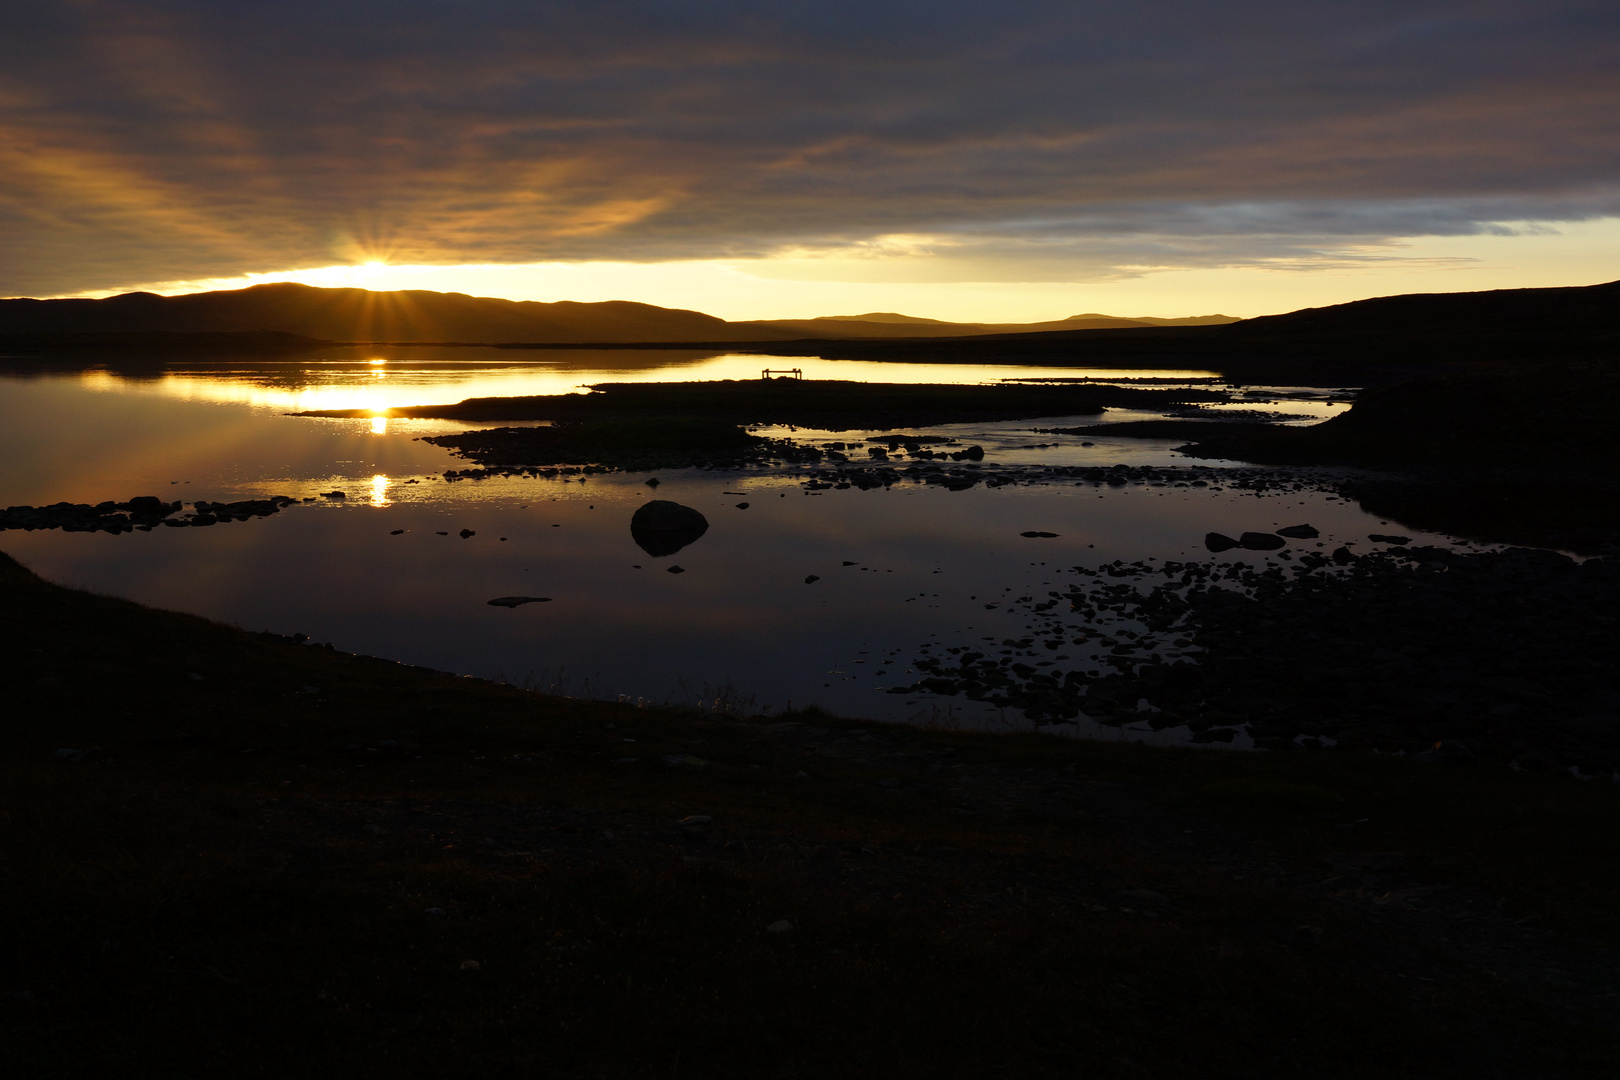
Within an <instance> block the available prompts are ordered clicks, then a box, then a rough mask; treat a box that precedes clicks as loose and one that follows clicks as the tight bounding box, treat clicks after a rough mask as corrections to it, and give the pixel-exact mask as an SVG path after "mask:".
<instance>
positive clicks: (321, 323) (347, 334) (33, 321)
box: [0, 283, 1232, 344]
mask: <svg viewBox="0 0 1620 1080" xmlns="http://www.w3.org/2000/svg"><path fill="white" fill-rule="evenodd" d="M1211 320H1213V321H1216V322H1230V321H1232V320H1231V319H1230V318H1228V317H1227V316H1224V315H1212V316H1203V317H1201V318H1199V319H1192V320H1177V319H1169V320H1166V319H1116V318H1113V317H1111V316H1107V315H1077V316H1075V317H1074V318H1072V319H1064V320H1060V321H1057V322H1044V323H951V322H941V321H940V320H938V319H920V318H916V317H914V316H910V315H899V314H895V313H892V312H873V313H871V314H868V315H834V316H828V317H825V318H819V319H782V320H765V321H752V322H727V321H726V320H724V319H718V318H715V317H714V316H712V315H705V314H703V313H702V312H699V311H685V310H681V309H676V308H662V307H655V306H654V305H652V304H637V303H632V302H630V301H625V300H611V301H606V302H603V303H592V304H587V303H577V302H574V301H569V300H564V301H558V302H556V303H541V302H538V301H524V300H500V299H494V298H491V297H476V296H468V295H465V294H463V293H441V292H428V291H426V290H407V291H401V292H371V291H369V290H366V289H321V288H315V287H313V286H309V285H298V284H293V283H279V284H270V285H255V286H252V287H251V288H246V289H236V290H231V291H223V292H207V293H190V294H188V295H184V296H159V295H157V294H155V293H125V294H124V295H122V296H112V297H107V298H106V299H102V300H22V299H19V300H0V336H4V337H8V338H13V339H15V338H17V337H18V336H19V335H62V334H75V335H82V334H109V333H113V334H132V333H134V334H150V333H170V334H173V333H192V334H195V333H206V334H221V333H230V334H242V333H258V332H265V331H275V332H280V333H284V334H296V335H300V336H303V337H309V338H316V339H321V340H326V341H462V342H507V341H521V342H546V343H557V344H569V343H599V342H613V341H659V342H688V341H701V342H725V341H780V340H786V339H795V338H818V339H829V338H831V339H847V338H888V337H962V336H966V335H971V334H996V333H1017V332H1023V331H1030V330H1064V329H1082V328H1100V327H1113V328H1119V327H1135V326H1149V325H1167V324H1176V325H1180V324H1183V323H1187V324H1191V323H1198V322H1204V321H1211Z"/></svg>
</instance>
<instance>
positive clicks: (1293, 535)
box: [1277, 525, 1322, 540]
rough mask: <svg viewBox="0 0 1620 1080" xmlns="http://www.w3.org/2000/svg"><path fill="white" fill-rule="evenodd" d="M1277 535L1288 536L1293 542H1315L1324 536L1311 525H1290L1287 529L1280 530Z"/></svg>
mask: <svg viewBox="0 0 1620 1080" xmlns="http://www.w3.org/2000/svg"><path fill="white" fill-rule="evenodd" d="M1277 535H1278V536H1286V537H1288V538H1289V539H1291V540H1315V539H1316V538H1317V537H1318V536H1321V535H1322V534H1321V533H1320V532H1318V531H1317V530H1316V528H1315V527H1314V526H1311V525H1290V526H1288V527H1287V528H1285V529H1278V530H1277Z"/></svg>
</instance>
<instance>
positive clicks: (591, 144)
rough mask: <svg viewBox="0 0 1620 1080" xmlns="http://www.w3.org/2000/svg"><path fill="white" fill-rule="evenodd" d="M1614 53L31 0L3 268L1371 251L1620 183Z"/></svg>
mask: <svg viewBox="0 0 1620 1080" xmlns="http://www.w3.org/2000/svg"><path fill="white" fill-rule="evenodd" d="M1617 52H1620V8H1616V7H1615V5H1614V4H1612V3H1611V2H1608V0H1604V2H1601V3H1598V2H1557V0H1436V2H1427V3H1424V2H1417V0H1404V2H1394V0H1387V2H1386V0H1334V2H1326V0H1286V2H1284V0H1234V2H1231V3H1227V4H1218V5H1217V4H1209V3H1207V2H1200V0H1141V2H1139V3H1136V4H1131V5H1124V4H1119V3H1102V2H1076V0H1065V2H1045V0H1027V2H1023V3H1018V4H1006V3H995V4H992V3H989V2H978V0H975V2H956V3H951V2H949V0H932V2H930V3H926V4H925V3H921V2H917V0H890V2H888V3H884V4H872V3H869V2H867V3H861V4H856V3H846V2H820V3H817V2H814V0H799V2H797V3H791V4H790V3H786V2H751V3H744V2H740V0H732V2H704V0H681V2H675V0H639V2H623V0H619V2H615V0H600V2H597V3H593V4H589V5H584V4H578V3H573V2H569V3H555V2H553V3H546V2H539V3H537V2H534V0H509V2H489V0H483V2H480V0H460V2H451V0H388V2H383V0H366V2H361V0H322V2H320V3H314V2H312V0H279V2H278V3H276V4H239V3H224V4H222V3H219V2H218V0H166V2H160V0H148V2H133V0H64V2H62V3H56V4H38V5H25V6H24V7H23V8H22V9H20V10H19V11H16V12H12V13H8V28H7V33H6V35H5V36H4V37H3V38H0V235H4V237H5V243H4V245H0V292H7V293H12V294H26V293H33V294H41V293H51V292H66V291H77V290H84V289H94V288H106V287H113V286H117V285H119V284H122V283H129V282H137V281H153V280H164V279H182V278H188V279H189V278H200V277H210V276H230V275H235V274H240V273H248V272H265V271H274V270H281V269H286V268H289V267H296V266H317V265H326V264H329V263H332V262H334V261H337V260H354V261H364V260H365V259H372V258H387V259H391V260H394V261H402V262H414V263H459V262H478V263H488V262H514V263H527V262H536V261H548V260H559V259H581V260H584V259H619V260H659V259H694V258H749V257H760V256H767V255H771V254H775V253H779V252H783V251H828V252H839V253H842V254H841V258H840V261H841V262H842V261H850V260H847V259H844V258H843V257H842V256H846V255H850V254H852V253H853V254H859V253H861V252H863V251H864V252H872V251H878V252H880V253H881V251H883V250H889V251H891V253H892V251H893V249H894V244H895V243H896V241H895V239H894V238H897V237H906V238H911V239H910V240H908V241H906V242H907V243H911V244H912V245H913V246H914V250H913V252H912V255H914V256H915V259H914V262H915V265H916V267H917V269H916V270H915V271H914V272H915V273H917V274H920V275H924V276H927V275H946V276H950V275H958V277H956V278H955V279H958V280H960V279H961V278H960V275H963V274H988V275H991V276H990V277H988V278H983V280H1103V279H1107V278H1108V276H1109V275H1128V274H1131V273H1136V272H1140V269H1141V268H1142V267H1150V266H1160V265H1186V266H1215V265H1240V264H1241V265H1265V264H1266V261H1267V260H1294V261H1295V263H1296V264H1297V265H1301V266H1303V265H1315V264H1316V263H1321V264H1322V265H1329V264H1332V262H1333V260H1343V259H1358V258H1379V257H1392V256H1393V255H1395V254H1397V252H1395V251H1394V250H1393V249H1383V248H1380V245H1383V244H1387V241H1388V240H1389V239H1390V238H1392V237H1400V236H1413V235H1425V234H1434V233H1441V234H1458V233H1467V232H1470V231H1476V230H1479V229H1488V228H1493V227H1495V226H1494V224H1493V223H1497V222H1502V221H1567V220H1582V219H1586V218H1590V217H1593V216H1600V215H1604V214H1612V213H1616V212H1620V182H1617V181H1616V180H1615V177H1617V176H1620V168H1617V166H1620V126H1617V125H1616V124H1615V122H1614V119H1613V118H1614V117H1615V116H1617V115H1620V68H1617V67H1616V66H1615V65H1614V63H1613V57H1614V56H1615V55H1616V54H1617ZM919 238H921V239H919ZM886 246H887V247H886ZM874 259H876V256H874ZM1313 260H1315V262H1313ZM854 261H859V260H858V259H857V260H854ZM877 261H882V260H877ZM874 265H875V262H874ZM889 265H890V266H891V268H892V266H893V265H894V264H893V263H892V262H890V263H889ZM1017 274H1025V275H1030V276H1029V277H1025V278H1018V277H1016V276H1015V275H1017ZM1009 275H1014V276H1009ZM1065 275H1067V276H1065Z"/></svg>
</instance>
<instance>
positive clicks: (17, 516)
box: [0, 495, 298, 534]
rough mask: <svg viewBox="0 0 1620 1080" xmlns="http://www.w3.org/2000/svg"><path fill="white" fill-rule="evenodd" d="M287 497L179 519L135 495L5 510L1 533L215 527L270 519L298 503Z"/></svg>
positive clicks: (217, 507) (175, 509) (176, 507)
mask: <svg viewBox="0 0 1620 1080" xmlns="http://www.w3.org/2000/svg"><path fill="white" fill-rule="evenodd" d="M297 501H298V500H297V499H294V498H292V497H290V496H286V495H277V496H275V497H274V498H270V499H240V500H238V501H236V502H209V501H207V500H200V501H198V502H194V503H192V504H191V508H192V512H191V513H189V514H187V513H184V510H185V506H186V504H185V503H183V502H164V501H163V500H162V499H159V498H158V497H157V496H155V495H140V496H136V497H135V498H133V499H129V500H127V501H125V502H111V501H108V502H102V503H96V504H94V505H91V504H89V503H70V502H58V503H51V504H50V505H48V506H8V507H6V509H5V510H3V511H0V531H4V530H6V529H26V530H28V531H30V532H31V531H33V530H35V529H61V530H62V531H64V532H107V533H114V534H117V533H126V532H135V531H140V532H151V531H152V530H153V529H155V528H157V527H158V526H160V525H162V526H167V527H168V528H171V529H179V528H186V527H203V526H208V525H218V524H220V523H221V522H230V521H246V520H248V519H249V518H255V517H269V516H270V515H271V514H274V513H276V512H277V511H279V510H280V509H281V508H282V507H284V506H288V505H290V504H292V503H295V502H297Z"/></svg>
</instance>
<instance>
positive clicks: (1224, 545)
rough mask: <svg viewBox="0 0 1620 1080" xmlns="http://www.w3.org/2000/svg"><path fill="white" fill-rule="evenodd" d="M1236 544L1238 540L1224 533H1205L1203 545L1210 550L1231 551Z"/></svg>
mask: <svg viewBox="0 0 1620 1080" xmlns="http://www.w3.org/2000/svg"><path fill="white" fill-rule="evenodd" d="M1237 546H1238V542H1237V541H1236V540H1234V539H1232V538H1231V537H1230V536H1227V535H1226V534H1225V533H1218V532H1212V533H1205V534H1204V547H1206V548H1208V549H1209V550H1210V551H1231V550H1232V549H1233V548H1235V547H1237Z"/></svg>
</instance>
